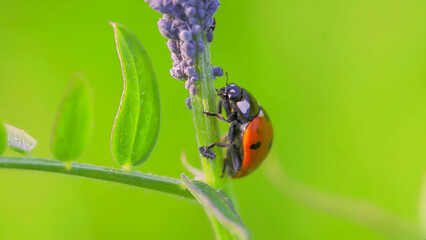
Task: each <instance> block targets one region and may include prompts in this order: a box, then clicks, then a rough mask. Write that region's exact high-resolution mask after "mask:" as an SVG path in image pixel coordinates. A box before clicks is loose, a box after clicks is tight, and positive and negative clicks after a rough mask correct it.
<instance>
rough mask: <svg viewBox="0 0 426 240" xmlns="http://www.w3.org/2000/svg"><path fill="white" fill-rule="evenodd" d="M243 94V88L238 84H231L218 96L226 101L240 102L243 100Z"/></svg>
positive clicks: (222, 89)
mask: <svg viewBox="0 0 426 240" xmlns="http://www.w3.org/2000/svg"><path fill="white" fill-rule="evenodd" d="M241 92H242V91H241V88H240V87H239V86H238V85H237V84H235V83H231V84H229V85H227V86H226V87H223V88H221V89H220V90H219V92H218V93H217V95H218V96H220V97H221V98H222V99H224V100H226V101H233V102H238V101H240V100H241V98H242V94H241Z"/></svg>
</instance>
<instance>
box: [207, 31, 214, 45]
mask: <svg viewBox="0 0 426 240" xmlns="http://www.w3.org/2000/svg"><path fill="white" fill-rule="evenodd" d="M206 38H207V42H209V43H211V42H213V31H212V30H209V31H207V35H206Z"/></svg>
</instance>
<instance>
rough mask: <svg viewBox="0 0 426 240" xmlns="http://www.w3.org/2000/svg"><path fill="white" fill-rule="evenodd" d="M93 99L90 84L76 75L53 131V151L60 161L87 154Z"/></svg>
mask: <svg viewBox="0 0 426 240" xmlns="http://www.w3.org/2000/svg"><path fill="white" fill-rule="evenodd" d="M93 115H94V114H93V96H92V93H91V90H90V87H89V85H88V83H87V81H86V80H85V79H84V78H83V77H82V76H76V78H75V79H74V80H73V81H72V82H71V86H70V87H69V89H68V91H67V92H66V93H65V96H64V99H63V100H62V104H61V106H60V107H59V110H58V115H57V118H56V123H55V127H54V129H53V135H52V142H51V149H52V152H53V155H54V156H55V158H57V159H58V160H61V161H64V162H68V161H74V160H76V159H77V158H78V157H79V156H80V155H81V154H82V153H83V151H84V149H85V148H86V146H87V144H88V143H89V139H90V136H91V133H92V128H93Z"/></svg>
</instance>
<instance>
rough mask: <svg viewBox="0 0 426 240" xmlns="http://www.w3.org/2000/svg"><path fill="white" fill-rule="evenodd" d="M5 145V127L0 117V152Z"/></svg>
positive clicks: (0, 152)
mask: <svg viewBox="0 0 426 240" xmlns="http://www.w3.org/2000/svg"><path fill="white" fill-rule="evenodd" d="M6 146H7V133H6V128H5V127H4V124H3V121H2V120H1V118H0V154H2V153H3V152H4V150H6Z"/></svg>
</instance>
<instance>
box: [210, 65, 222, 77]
mask: <svg viewBox="0 0 426 240" xmlns="http://www.w3.org/2000/svg"><path fill="white" fill-rule="evenodd" d="M212 74H213V76H215V77H222V76H223V69H222V68H221V67H213V68H212Z"/></svg>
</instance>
